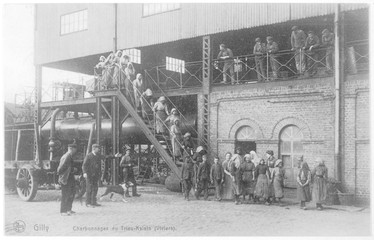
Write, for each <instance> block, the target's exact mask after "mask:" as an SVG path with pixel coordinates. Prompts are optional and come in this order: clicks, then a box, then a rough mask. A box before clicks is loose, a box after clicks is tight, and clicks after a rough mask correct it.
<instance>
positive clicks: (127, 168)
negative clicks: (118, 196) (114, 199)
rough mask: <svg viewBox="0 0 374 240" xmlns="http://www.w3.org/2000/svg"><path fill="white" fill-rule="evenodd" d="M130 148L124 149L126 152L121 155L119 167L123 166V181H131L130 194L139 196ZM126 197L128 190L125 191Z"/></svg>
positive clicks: (128, 195)
mask: <svg viewBox="0 0 374 240" xmlns="http://www.w3.org/2000/svg"><path fill="white" fill-rule="evenodd" d="M130 153H131V151H130V149H127V150H126V154H125V155H124V156H123V157H122V159H121V162H120V163H119V165H120V167H123V178H124V182H125V183H132V196H133V197H140V194H137V192H136V180H135V175H134V169H133V167H134V165H135V161H134V159H133V158H132V156H131V155H130ZM125 196H126V197H130V194H129V190H128V189H127V190H126V192H125Z"/></svg>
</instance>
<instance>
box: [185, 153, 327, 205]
mask: <svg viewBox="0 0 374 240" xmlns="http://www.w3.org/2000/svg"><path fill="white" fill-rule="evenodd" d="M199 148H200V149H199ZM199 148H198V149H197V150H196V153H195V154H194V155H193V156H192V157H191V156H187V155H186V156H185V161H184V163H183V165H182V172H181V176H182V190H183V193H184V198H185V199H186V200H187V201H189V200H190V191H191V189H192V187H193V186H194V185H195V187H196V188H195V197H196V199H200V195H201V194H202V193H203V196H204V199H205V200H208V196H209V194H208V193H209V184H212V185H214V189H215V198H214V200H216V201H221V200H222V199H228V200H232V199H234V202H235V204H241V203H243V202H244V203H261V202H262V203H264V204H266V205H270V204H271V203H278V204H280V203H281V199H282V198H283V197H284V191H283V189H284V182H285V179H286V174H285V169H284V168H283V161H282V160H281V159H276V158H275V157H274V152H273V151H272V150H268V151H266V154H265V157H264V158H260V157H259V156H258V155H257V154H256V152H255V151H251V152H250V153H249V154H245V155H243V152H242V149H241V148H240V147H238V148H237V149H236V152H235V154H233V155H232V154H231V153H230V152H228V153H226V155H225V160H224V161H223V162H222V163H221V162H220V160H219V158H218V157H217V156H216V157H214V163H213V164H212V165H210V164H209V162H208V161H207V151H205V150H204V149H203V148H201V147H199ZM317 163H318V164H317V166H316V167H315V168H314V169H313V170H312V171H310V169H309V167H308V164H307V163H306V162H305V161H304V159H303V157H300V158H299V161H298V165H299V173H298V174H297V197H298V200H299V201H300V207H301V208H302V209H304V210H305V209H306V205H305V203H306V202H309V201H311V200H312V199H313V200H314V201H315V202H316V207H317V209H318V210H322V203H323V202H324V201H325V199H326V196H327V188H326V184H327V178H328V174H327V172H328V171H327V168H326V166H325V165H324V163H323V161H322V160H321V159H320V158H318V159H317ZM311 185H313V188H312V189H313V191H312V192H311V188H310V186H311ZM241 196H242V198H243V201H241V200H240V197H241ZM247 196H248V201H246V197H247Z"/></svg>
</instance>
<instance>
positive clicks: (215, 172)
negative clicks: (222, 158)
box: [210, 157, 225, 201]
mask: <svg viewBox="0 0 374 240" xmlns="http://www.w3.org/2000/svg"><path fill="white" fill-rule="evenodd" d="M224 174H225V173H224V171H223V167H222V165H221V163H220V162H219V159H218V157H215V158H214V164H213V165H212V167H211V168H210V181H211V183H212V184H214V188H215V190H216V198H215V199H214V200H216V201H221V200H222V184H223V182H224Z"/></svg>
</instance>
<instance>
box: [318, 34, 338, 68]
mask: <svg viewBox="0 0 374 240" xmlns="http://www.w3.org/2000/svg"><path fill="white" fill-rule="evenodd" d="M334 46H335V35H334V33H332V32H330V31H329V30H328V29H324V30H323V31H322V44H321V47H324V48H326V69H327V73H329V74H330V73H332V71H333V69H334V51H335V48H334Z"/></svg>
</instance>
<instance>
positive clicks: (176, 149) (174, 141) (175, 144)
mask: <svg viewBox="0 0 374 240" xmlns="http://www.w3.org/2000/svg"><path fill="white" fill-rule="evenodd" d="M179 125H180V120H179V119H175V120H174V124H173V125H172V126H171V127H170V137H171V146H172V148H173V156H174V158H175V161H179V160H180V157H181V156H182V152H181V143H182V132H181V130H180V128H179Z"/></svg>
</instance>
